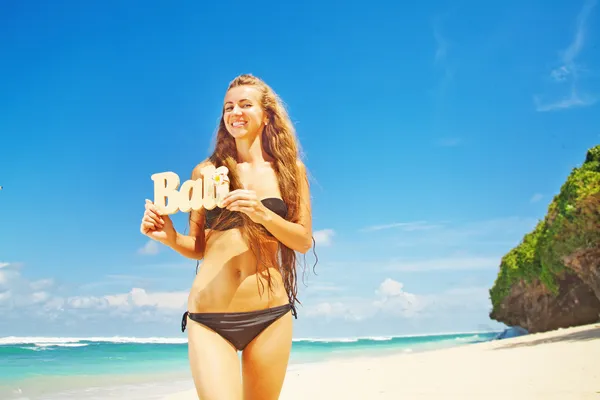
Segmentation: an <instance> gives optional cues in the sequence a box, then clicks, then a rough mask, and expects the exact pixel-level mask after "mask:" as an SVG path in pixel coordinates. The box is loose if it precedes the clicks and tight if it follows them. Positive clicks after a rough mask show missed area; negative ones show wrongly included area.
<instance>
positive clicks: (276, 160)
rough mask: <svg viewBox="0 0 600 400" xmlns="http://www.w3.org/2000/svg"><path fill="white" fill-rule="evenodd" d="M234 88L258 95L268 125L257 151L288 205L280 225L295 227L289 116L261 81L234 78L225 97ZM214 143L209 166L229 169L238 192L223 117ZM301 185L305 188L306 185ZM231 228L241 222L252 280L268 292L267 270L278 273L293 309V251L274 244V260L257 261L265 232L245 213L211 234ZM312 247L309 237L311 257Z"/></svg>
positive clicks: (294, 144) (226, 219) (295, 146)
mask: <svg viewBox="0 0 600 400" xmlns="http://www.w3.org/2000/svg"><path fill="white" fill-rule="evenodd" d="M238 86H253V87H254V88H256V89H258V90H259V91H260V93H261V97H260V102H261V105H262V108H263V110H264V112H265V113H266V114H267V117H268V124H267V125H266V126H265V127H264V129H263V132H262V138H261V139H262V140H261V141H262V146H263V149H264V151H265V152H266V153H267V154H268V155H269V156H270V157H271V158H272V159H273V161H272V167H273V170H274V171H275V174H276V176H277V179H278V182H279V189H280V192H281V195H282V198H283V201H284V202H285V204H286V205H287V216H286V217H285V219H286V220H288V221H291V222H298V220H299V213H300V201H301V198H300V195H299V186H300V180H301V179H307V176H306V174H302V173H301V170H300V168H299V167H298V160H300V158H301V154H300V145H299V143H298V140H297V138H296V132H295V129H294V126H293V124H292V122H291V120H290V118H289V116H288V112H287V110H286V109H285V107H284V105H283V103H282V101H281V99H280V98H279V96H278V95H277V94H276V93H275V92H274V91H273V89H271V87H270V86H268V85H267V84H266V83H265V82H264V81H263V80H261V79H260V78H257V77H255V76H253V75H251V74H242V75H239V76H237V77H236V78H235V79H233V80H232V81H231V82H230V83H229V86H228V88H227V90H228V91H229V90H230V89H231V88H234V87H238ZM215 141H216V143H215V147H214V150H213V152H212V154H211V155H210V157H209V161H210V162H211V163H212V164H213V165H214V166H215V167H217V168H218V167H220V166H223V165H224V166H226V167H227V168H228V169H229V179H230V190H235V189H239V188H242V184H241V182H240V179H239V176H238V174H237V169H236V165H237V162H236V160H237V149H236V145H235V139H234V138H233V137H232V136H231V134H230V133H229V132H228V131H227V128H226V127H225V122H224V120H223V114H221V119H220V122H219V127H218V130H217V135H216V140H215ZM306 183H307V184H308V181H307V182H306ZM240 219H241V221H240ZM232 222H234V223H235V222H238V223H239V222H241V224H240V225H241V228H240V230H241V232H242V235H243V237H244V239H245V240H246V241H247V242H248V244H249V247H250V249H251V250H252V251H253V252H254V254H255V256H256V259H257V280H258V276H259V274H261V275H262V276H264V277H266V279H267V281H268V285H269V289H272V285H271V274H270V271H269V267H275V268H277V269H278V270H279V271H280V273H281V275H282V278H283V283H284V287H285V290H286V293H287V295H288V299H289V301H290V303H291V304H292V305H294V303H296V302H298V303H301V302H300V301H299V300H298V298H297V294H298V287H297V274H296V263H297V259H296V253H295V251H294V250H292V249H290V248H289V247H287V246H285V245H284V244H283V243H281V242H279V244H278V252H277V254H275V255H272V256H271V257H264V258H263V257H261V256H262V255H265V254H267V255H268V254H270V252H269V251H268V244H269V242H271V243H272V242H273V238H272V237H270V236H269V233H268V232H267V230H266V229H265V228H264V227H263V226H262V225H260V224H256V223H254V222H253V221H252V220H251V219H250V218H249V217H247V216H246V215H245V214H244V213H235V212H228V210H227V209H224V210H223V212H222V213H221V217H220V218H217V220H216V221H215V226H214V229H219V227H220V226H228V225H229V224H231V223H232ZM314 246H315V242H314V237H313V252H314ZM315 256H316V254H315ZM278 258H279V259H278ZM261 264H262V265H264V266H265V268H264V269H261V270H260V271H259V268H258V267H259V265H261ZM315 265H316V263H315ZM313 268H314V266H313Z"/></svg>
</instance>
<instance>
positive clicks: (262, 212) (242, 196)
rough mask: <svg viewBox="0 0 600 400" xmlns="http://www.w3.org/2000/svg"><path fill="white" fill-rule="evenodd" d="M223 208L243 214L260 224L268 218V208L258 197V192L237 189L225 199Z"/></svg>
mask: <svg viewBox="0 0 600 400" xmlns="http://www.w3.org/2000/svg"><path fill="white" fill-rule="evenodd" d="M223 208H227V209H228V210H229V211H239V212H242V213H244V214H246V215H247V216H248V217H250V219H251V220H252V221H254V222H256V223H258V224H260V223H262V221H264V220H265V218H266V216H267V208H266V207H265V206H264V204H263V203H262V201H260V199H259V198H258V197H257V196H256V192H255V191H254V190H249V189H236V190H234V191H231V192H229V193H228V194H227V195H226V196H225V197H224V198H223Z"/></svg>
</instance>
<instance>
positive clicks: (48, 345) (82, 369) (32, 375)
mask: <svg viewBox="0 0 600 400" xmlns="http://www.w3.org/2000/svg"><path fill="white" fill-rule="evenodd" d="M497 334H498V332H489V333H461V334H439V335H419V336H402V337H371V338H355V339H295V340H294V343H293V346H292V354H291V359H290V369H291V370H293V369H294V368H301V367H302V365H303V364H306V363H311V362H319V361H324V360H330V359H336V358H343V357H355V356H374V355H381V354H390V353H403V352H405V353H408V352H417V351H426V350H433V349H438V348H444V347H452V346H457V345H463V344H468V343H476V342H482V341H488V340H491V339H493V338H494V337H495V336H496V335H497ZM192 385H193V384H192V382H191V376H190V373H189V364H188V353H187V341H186V340H185V339H169V338H122V337H120V338H119V337H115V338H18V337H6V338H0V399H6V400H17V399H18V400H25V399H28V400H42V399H44V400H57V399H63V400H74V399H86V400H92V399H106V398H111V399H129V400H137V399H160V398H162V397H163V396H165V395H167V394H169V393H173V392H177V391H181V390H187V389H191V388H193V386H192Z"/></svg>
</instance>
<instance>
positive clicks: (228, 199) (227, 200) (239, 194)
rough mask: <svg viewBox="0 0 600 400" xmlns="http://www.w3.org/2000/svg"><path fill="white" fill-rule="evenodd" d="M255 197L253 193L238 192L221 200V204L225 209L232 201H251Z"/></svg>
mask: <svg viewBox="0 0 600 400" xmlns="http://www.w3.org/2000/svg"><path fill="white" fill-rule="evenodd" d="M255 197H256V196H255V195H254V194H253V193H251V192H248V191H247V190H240V191H238V192H237V193H235V194H233V195H231V196H229V197H225V198H224V199H223V204H224V205H225V207H226V206H227V204H231V203H233V202H234V201H237V200H252V199H254V198H255Z"/></svg>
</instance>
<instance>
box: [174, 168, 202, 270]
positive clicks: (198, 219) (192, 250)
mask: <svg viewBox="0 0 600 400" xmlns="http://www.w3.org/2000/svg"><path fill="white" fill-rule="evenodd" d="M207 164H208V162H206V161H205V162H202V163H200V164H198V165H197V166H196V167H195V168H194V170H193V171H192V179H193V180H195V179H198V178H201V177H202V173H201V170H202V168H204V167H205V166H206V165H207ZM204 219H205V215H204V208H203V207H201V208H200V209H199V210H198V211H194V210H190V233H189V234H188V235H184V234H181V233H179V232H175V235H173V237H172V239H171V240H169V241H168V242H165V243H164V244H165V245H167V246H169V247H170V248H172V249H173V250H175V251H176V252H178V253H179V254H181V255H182V256H184V257H187V258H192V259H194V260H201V259H202V258H204V249H205V247H206V238H205V235H204Z"/></svg>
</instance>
